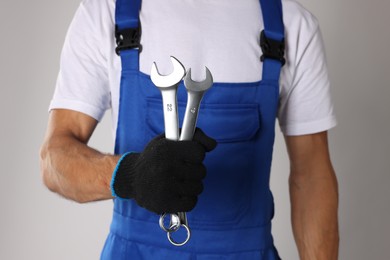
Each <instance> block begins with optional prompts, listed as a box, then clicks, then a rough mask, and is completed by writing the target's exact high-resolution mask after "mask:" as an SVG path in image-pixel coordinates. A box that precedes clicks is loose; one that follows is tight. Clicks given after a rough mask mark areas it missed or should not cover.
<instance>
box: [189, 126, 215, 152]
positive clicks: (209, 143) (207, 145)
mask: <svg viewBox="0 0 390 260" xmlns="http://www.w3.org/2000/svg"><path fill="white" fill-rule="evenodd" d="M192 140H193V141H196V142H198V143H200V144H201V145H202V146H203V147H204V149H205V150H206V151H207V152H210V151H212V150H214V149H215V147H217V141H215V140H214V139H213V138H211V137H209V136H207V135H206V134H205V133H204V132H203V131H202V129H200V128H196V129H195V133H194V137H193V139H192Z"/></svg>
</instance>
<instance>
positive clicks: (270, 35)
mask: <svg viewBox="0 0 390 260" xmlns="http://www.w3.org/2000/svg"><path fill="white" fill-rule="evenodd" d="M260 5H261V10H262V13H263V22H264V31H263V32H262V33H261V37H260V45H261V48H262V51H263V56H262V58H261V59H262V61H263V62H264V66H263V76H262V79H263V80H271V81H278V80H279V77H280V70H281V67H282V66H283V65H284V63H285V59H284V25H283V13H282V3H281V0H260ZM140 8H141V0H117V1H116V9H115V23H116V28H115V37H116V41H117V46H118V47H117V49H116V52H117V54H118V55H120V56H121V59H122V67H123V68H124V69H131V70H138V66H139V62H126V60H130V59H131V58H137V59H138V55H139V50H140V49H141V46H140V37H141V30H140V22H139V10H140ZM133 56H137V57H133ZM133 60H134V59H133Z"/></svg>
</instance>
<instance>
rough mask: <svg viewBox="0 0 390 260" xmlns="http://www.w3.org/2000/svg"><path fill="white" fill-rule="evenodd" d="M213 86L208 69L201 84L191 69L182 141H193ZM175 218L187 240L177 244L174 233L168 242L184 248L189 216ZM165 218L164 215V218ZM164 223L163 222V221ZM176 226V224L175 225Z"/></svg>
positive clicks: (169, 233)
mask: <svg viewBox="0 0 390 260" xmlns="http://www.w3.org/2000/svg"><path fill="white" fill-rule="evenodd" d="M212 85H213V76H212V75H211V72H210V70H209V69H208V68H207V67H206V79H205V80H203V81H201V82H195V81H193V80H192V79H191V69H189V70H188V72H187V74H186V76H185V78H184V86H185V87H186V90H187V107H186V111H185V114H184V120H183V127H182V130H181V134H180V138H179V140H180V141H190V140H192V138H193V136H194V132H195V128H196V122H197V120H198V114H199V107H200V103H201V101H202V98H203V96H204V94H205V93H206V91H207V90H208V89H209V88H211V86H212ZM174 216H175V218H178V219H179V223H180V224H181V225H179V226H178V228H177V229H176V230H175V232H176V231H177V230H178V229H180V227H184V228H185V229H186V231H187V239H186V240H184V242H182V243H178V242H176V241H175V240H174V239H173V238H172V232H168V233H167V236H168V240H169V242H171V244H173V245H175V246H183V245H185V244H186V243H187V242H188V240H189V239H190V229H189V225H188V221H187V214H186V213H185V212H179V213H177V214H174ZM162 218H164V215H163V216H162ZM162 222H163V220H162ZM173 225H174V224H173Z"/></svg>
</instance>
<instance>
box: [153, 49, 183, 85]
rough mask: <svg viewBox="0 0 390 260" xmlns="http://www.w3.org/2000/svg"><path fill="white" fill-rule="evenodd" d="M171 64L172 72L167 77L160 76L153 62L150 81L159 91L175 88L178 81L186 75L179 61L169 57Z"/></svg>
mask: <svg viewBox="0 0 390 260" xmlns="http://www.w3.org/2000/svg"><path fill="white" fill-rule="evenodd" d="M171 62H172V65H173V72H172V73H171V74H169V75H161V74H160V72H159V71H158V69H157V65H156V63H155V62H153V65H152V70H151V73H150V79H151V80H152V82H153V84H154V85H156V86H157V87H158V88H159V89H166V88H177V87H178V85H179V83H180V81H181V80H182V79H183V77H184V76H185V75H186V70H185V68H184V66H183V64H181V63H180V61H178V60H177V59H176V58H175V57H173V56H171Z"/></svg>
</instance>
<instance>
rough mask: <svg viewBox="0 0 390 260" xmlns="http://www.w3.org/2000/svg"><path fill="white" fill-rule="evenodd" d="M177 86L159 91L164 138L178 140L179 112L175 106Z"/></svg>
mask: <svg viewBox="0 0 390 260" xmlns="http://www.w3.org/2000/svg"><path fill="white" fill-rule="evenodd" d="M177 88H178V85H177V86H173V87H172V88H170V89H166V90H165V91H161V95H162V101H163V110H164V125H165V138H166V139H168V140H173V141H178V140H179V114H178V108H177Z"/></svg>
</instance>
